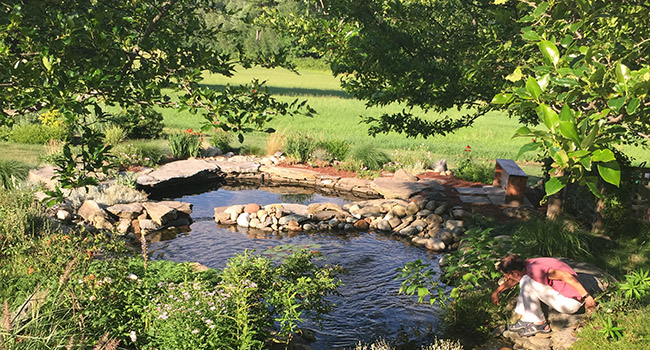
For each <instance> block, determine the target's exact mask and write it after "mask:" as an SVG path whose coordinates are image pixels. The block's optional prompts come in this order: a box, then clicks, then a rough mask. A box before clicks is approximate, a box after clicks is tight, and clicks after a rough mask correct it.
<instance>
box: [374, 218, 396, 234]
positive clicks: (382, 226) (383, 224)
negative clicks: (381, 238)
mask: <svg viewBox="0 0 650 350" xmlns="http://www.w3.org/2000/svg"><path fill="white" fill-rule="evenodd" d="M377 229H378V230H379V231H384V232H388V231H392V229H393V227H392V226H391V225H390V224H389V223H388V221H386V220H381V219H380V220H377Z"/></svg>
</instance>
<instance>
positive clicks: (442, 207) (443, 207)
mask: <svg viewBox="0 0 650 350" xmlns="http://www.w3.org/2000/svg"><path fill="white" fill-rule="evenodd" d="M446 211H447V203H443V204H441V205H440V206H438V207H437V208H436V209H435V210H434V211H433V213H434V214H436V215H442V214H444V213H445V212H446Z"/></svg>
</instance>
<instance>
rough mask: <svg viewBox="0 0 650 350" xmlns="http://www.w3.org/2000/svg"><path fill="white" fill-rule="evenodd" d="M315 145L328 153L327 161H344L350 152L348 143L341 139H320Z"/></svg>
mask: <svg viewBox="0 0 650 350" xmlns="http://www.w3.org/2000/svg"><path fill="white" fill-rule="evenodd" d="M316 147H318V148H322V149H324V150H325V151H327V153H328V154H329V159H322V160H327V161H334V160H338V161H344V160H345V159H346V158H347V156H348V153H349V152H350V144H349V143H348V142H346V141H343V140H321V141H319V142H318V143H317V144H316Z"/></svg>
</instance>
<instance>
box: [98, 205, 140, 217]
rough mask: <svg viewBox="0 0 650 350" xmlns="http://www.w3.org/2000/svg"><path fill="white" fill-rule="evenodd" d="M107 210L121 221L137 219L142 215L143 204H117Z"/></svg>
mask: <svg viewBox="0 0 650 350" xmlns="http://www.w3.org/2000/svg"><path fill="white" fill-rule="evenodd" d="M106 210H107V211H108V212H109V213H111V214H113V215H115V216H117V217H118V218H120V219H131V220H133V219H135V218H137V217H138V216H139V215H140V214H142V210H143V206H142V203H137V202H136V203H129V204H115V205H112V206H110V207H108V208H106Z"/></svg>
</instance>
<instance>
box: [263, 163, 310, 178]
mask: <svg viewBox="0 0 650 350" xmlns="http://www.w3.org/2000/svg"><path fill="white" fill-rule="evenodd" d="M260 171H262V172H264V173H266V174H269V175H271V178H284V179H288V180H292V181H307V180H314V181H315V180H317V179H318V178H319V176H320V174H319V173H318V172H316V171H313V170H307V169H294V168H283V167H276V166H264V167H260Z"/></svg>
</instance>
